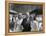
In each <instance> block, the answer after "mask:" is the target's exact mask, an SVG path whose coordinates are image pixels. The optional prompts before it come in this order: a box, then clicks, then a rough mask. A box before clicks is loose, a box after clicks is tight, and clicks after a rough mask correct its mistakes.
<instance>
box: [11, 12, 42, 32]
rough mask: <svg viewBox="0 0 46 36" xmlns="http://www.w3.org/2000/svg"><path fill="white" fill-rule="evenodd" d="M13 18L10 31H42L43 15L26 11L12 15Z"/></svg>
mask: <svg viewBox="0 0 46 36" xmlns="http://www.w3.org/2000/svg"><path fill="white" fill-rule="evenodd" d="M10 17H11V16H10ZM11 18H12V19H10V21H11V22H10V32H13V31H14V32H32V31H42V15H36V14H35V13H32V14H30V13H29V12H26V13H18V14H17V15H12V17H11Z"/></svg>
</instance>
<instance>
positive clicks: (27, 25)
mask: <svg viewBox="0 0 46 36" xmlns="http://www.w3.org/2000/svg"><path fill="white" fill-rule="evenodd" d="M21 25H22V26H23V28H24V29H23V32H25V31H30V30H31V27H30V23H27V18H24V19H23V21H22V24H21Z"/></svg>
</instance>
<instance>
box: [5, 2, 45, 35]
mask: <svg viewBox="0 0 46 36" xmlns="http://www.w3.org/2000/svg"><path fill="white" fill-rule="evenodd" d="M9 3H15V4H33V5H34V4H36V5H43V32H9V25H8V24H9V23H10V22H9V17H10V16H9ZM39 33H45V3H43V2H24V1H5V35H23V34H39Z"/></svg>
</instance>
